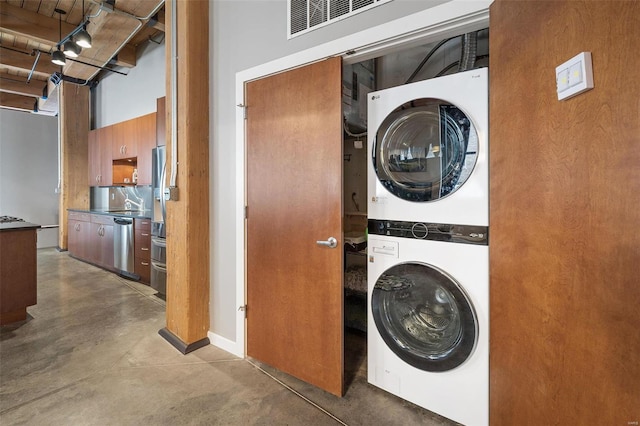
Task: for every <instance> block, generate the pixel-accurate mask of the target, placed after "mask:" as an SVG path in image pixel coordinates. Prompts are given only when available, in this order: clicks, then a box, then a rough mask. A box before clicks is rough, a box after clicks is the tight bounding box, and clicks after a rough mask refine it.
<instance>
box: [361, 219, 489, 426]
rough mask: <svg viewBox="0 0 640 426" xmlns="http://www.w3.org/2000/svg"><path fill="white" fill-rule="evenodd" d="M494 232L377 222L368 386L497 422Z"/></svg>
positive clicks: (477, 420)
mask: <svg viewBox="0 0 640 426" xmlns="http://www.w3.org/2000/svg"><path fill="white" fill-rule="evenodd" d="M487 230H488V228H487V227H483V226H459V225H453V226H452V225H448V224H434V223H415V222H403V221H384V220H369V241H368V253H369V267H368V318H367V320H368V324H369V325H368V332H367V340H368V349H367V352H368V353H367V356H368V381H369V383H371V384H372V385H375V386H377V387H379V388H382V389H384V390H386V391H388V392H390V393H392V394H394V395H396V396H399V397H400V398H403V399H406V400H407V401H410V402H412V403H414V404H416V405H419V406H421V407H423V408H426V409H427V410H430V411H433V412H435V413H438V414H440V415H442V416H445V417H448V418H449V419H451V420H454V421H456V422H460V423H463V424H465V425H469V426H470V425H487V424H488V422H489V246H488V236H487V234H486V232H487Z"/></svg>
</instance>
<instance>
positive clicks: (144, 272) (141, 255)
mask: <svg viewBox="0 0 640 426" xmlns="http://www.w3.org/2000/svg"><path fill="white" fill-rule="evenodd" d="M133 231H134V235H135V237H134V247H135V262H136V265H135V273H136V275H138V276H140V281H141V282H143V283H146V284H149V282H150V281H151V220H150V219H136V220H135V221H134V224H133Z"/></svg>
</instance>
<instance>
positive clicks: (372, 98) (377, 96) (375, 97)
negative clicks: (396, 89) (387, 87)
mask: <svg viewBox="0 0 640 426" xmlns="http://www.w3.org/2000/svg"><path fill="white" fill-rule="evenodd" d="M376 99H380V95H373V96H371V100H372V101H375V100H376Z"/></svg>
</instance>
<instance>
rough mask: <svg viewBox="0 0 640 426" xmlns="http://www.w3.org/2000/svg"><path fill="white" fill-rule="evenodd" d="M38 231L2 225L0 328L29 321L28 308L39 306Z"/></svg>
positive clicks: (26, 226)
mask: <svg viewBox="0 0 640 426" xmlns="http://www.w3.org/2000/svg"><path fill="white" fill-rule="evenodd" d="M38 228H40V226H39V225H34V224H31V223H25V222H18V223H17V224H16V223H15V222H14V223H6V224H2V228H1V229H0V253H2V256H0V325H6V324H11V323H14V322H17V321H24V320H26V319H27V307H28V306H33V305H35V304H36V303H37V300H38V294H37V293H38V262H37V255H36V246H37V237H36V231H37V229H38ZM3 337H4V336H3Z"/></svg>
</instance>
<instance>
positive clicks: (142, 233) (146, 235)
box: [140, 232, 149, 237]
mask: <svg viewBox="0 0 640 426" xmlns="http://www.w3.org/2000/svg"><path fill="white" fill-rule="evenodd" d="M140 235H142V236H143V237H148V236H149V234H145V233H144V232H141V233H140Z"/></svg>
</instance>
